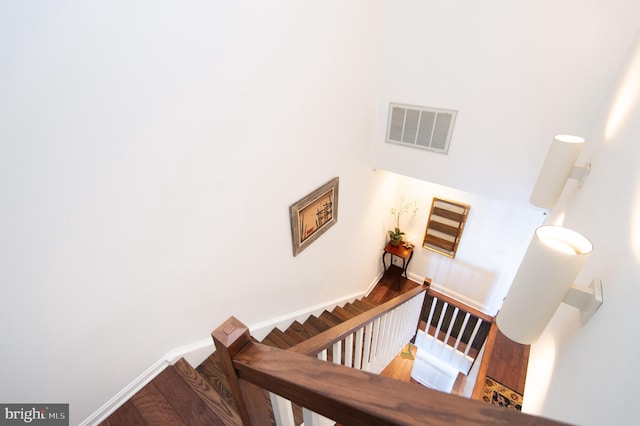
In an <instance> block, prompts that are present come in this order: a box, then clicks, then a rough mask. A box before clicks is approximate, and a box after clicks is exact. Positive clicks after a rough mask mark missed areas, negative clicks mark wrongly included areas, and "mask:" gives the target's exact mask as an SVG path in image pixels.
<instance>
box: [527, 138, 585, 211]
mask: <svg viewBox="0 0 640 426" xmlns="http://www.w3.org/2000/svg"><path fill="white" fill-rule="evenodd" d="M583 145H584V139H583V138H581V137H578V136H571V135H557V136H556V137H554V138H553V143H552V144H551V147H550V148H549V152H547V158H546V159H545V160H544V164H543V165H542V169H541V170H540V175H539V176H538V181H537V182H536V186H535V187H534V189H533V192H532V193H531V197H530V198H529V201H530V202H531V204H533V205H534V206H538V207H541V208H544V209H550V208H552V207H553V206H554V205H555V204H556V202H557V201H558V198H560V194H561V193H562V190H563V189H564V186H565V184H566V183H567V180H568V179H576V180H578V182H579V185H582V183H583V182H584V179H585V177H586V176H587V175H588V174H589V171H590V170H591V164H589V163H587V164H586V165H584V166H576V160H577V159H578V155H580V151H581V150H582V146H583Z"/></svg>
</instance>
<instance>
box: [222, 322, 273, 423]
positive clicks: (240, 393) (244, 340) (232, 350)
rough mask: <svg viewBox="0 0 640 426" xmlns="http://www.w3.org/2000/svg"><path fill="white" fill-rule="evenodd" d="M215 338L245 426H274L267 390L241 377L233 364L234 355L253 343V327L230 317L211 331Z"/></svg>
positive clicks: (223, 367)
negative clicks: (251, 331)
mask: <svg viewBox="0 0 640 426" xmlns="http://www.w3.org/2000/svg"><path fill="white" fill-rule="evenodd" d="M211 337H213V343H214V344H215V346H216V352H218V355H219V356H220V362H221V364H222V369H223V371H224V375H225V377H226V378H227V381H228V382H229V388H230V389H231V394H232V396H233V401H234V402H235V404H236V408H237V409H238V412H239V414H240V418H241V419H242V424H243V425H244V426H257V425H263V424H264V425H267V424H268V425H270V424H271V415H270V413H269V411H270V410H269V407H268V406H267V399H266V396H265V391H264V390H263V389H261V388H259V387H258V386H256V385H254V384H252V383H249V382H247V381H245V380H242V379H241V378H240V377H238V375H237V374H236V369H235V367H234V366H233V358H234V357H235V356H236V355H237V354H238V353H239V352H240V351H241V350H242V349H243V348H244V347H245V346H246V345H247V344H249V343H251V335H250V333H249V328H248V327H247V326H246V325H244V324H243V323H242V322H240V321H239V320H238V319H236V318H235V317H230V318H229V319H228V320H226V321H225V322H224V323H222V325H220V326H219V327H218V328H216V329H215V330H214V331H213V333H211Z"/></svg>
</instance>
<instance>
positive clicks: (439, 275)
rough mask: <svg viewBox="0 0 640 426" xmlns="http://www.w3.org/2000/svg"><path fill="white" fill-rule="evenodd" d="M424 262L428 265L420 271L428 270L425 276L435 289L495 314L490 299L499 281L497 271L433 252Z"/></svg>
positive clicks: (425, 257) (423, 257) (423, 258)
mask: <svg viewBox="0 0 640 426" xmlns="http://www.w3.org/2000/svg"><path fill="white" fill-rule="evenodd" d="M425 251H426V250H425ZM421 260H423V262H425V265H424V267H423V268H422V267H421V268H420V270H426V276H428V277H430V278H431V279H432V280H433V283H432V285H433V288H434V290H437V291H440V292H442V293H445V294H447V295H449V296H451V297H454V298H455V299H457V300H459V301H461V302H463V303H465V304H467V305H469V306H472V307H474V308H476V309H479V310H481V311H483V312H486V313H489V314H492V313H491V312H489V311H490V306H489V302H490V301H489V300H488V299H489V297H490V296H491V294H492V290H493V288H494V287H495V283H496V279H497V274H496V273H495V272H494V271H489V270H486V269H483V268H481V267H479V266H477V265H474V264H471V263H468V262H465V261H461V260H457V259H450V258H448V257H445V256H441V255H438V254H436V253H431V252H429V254H428V255H426V256H422V259H421Z"/></svg>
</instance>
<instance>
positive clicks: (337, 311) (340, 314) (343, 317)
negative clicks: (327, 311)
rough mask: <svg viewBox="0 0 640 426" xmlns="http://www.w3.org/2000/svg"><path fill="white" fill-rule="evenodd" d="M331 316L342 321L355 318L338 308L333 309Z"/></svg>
mask: <svg viewBox="0 0 640 426" xmlns="http://www.w3.org/2000/svg"><path fill="white" fill-rule="evenodd" d="M332 313H333V315H335V316H337V317H338V318H340V319H341V320H342V321H346V320H348V319H351V318H353V317H355V315H354V314H353V313H351V312H349V311H347V310H345V309H343V308H341V307H340V306H336V307H335V308H334V309H333V312H332Z"/></svg>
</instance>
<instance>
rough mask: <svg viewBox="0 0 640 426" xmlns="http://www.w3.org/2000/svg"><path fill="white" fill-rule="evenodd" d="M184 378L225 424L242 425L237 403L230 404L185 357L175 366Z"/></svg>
mask: <svg viewBox="0 0 640 426" xmlns="http://www.w3.org/2000/svg"><path fill="white" fill-rule="evenodd" d="M173 367H174V368H175V369H176V371H178V372H179V373H180V375H181V376H182V378H183V380H184V381H185V383H187V385H189V386H190V387H191V389H192V390H193V391H194V392H195V393H196V394H197V395H198V396H199V397H200V398H201V399H202V401H203V403H204V404H206V405H207V407H209V409H210V410H211V411H213V412H214V413H215V414H216V415H217V416H218V418H219V419H220V421H221V422H222V424H224V425H238V426H241V425H242V420H241V419H240V415H239V414H238V410H237V409H236V407H235V405H230V404H229V403H228V402H227V400H225V399H224V398H223V397H222V396H221V395H220V394H219V393H218V392H216V391H215V390H214V389H213V387H212V386H211V385H210V384H209V383H208V382H207V381H206V380H205V379H204V377H202V376H201V375H200V374H199V373H198V372H197V371H196V370H195V369H194V368H193V367H192V366H191V365H190V364H189V363H188V362H187V361H185V360H184V358H180V359H179V360H178V362H177V363H176V364H175V365H174V366H173Z"/></svg>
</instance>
